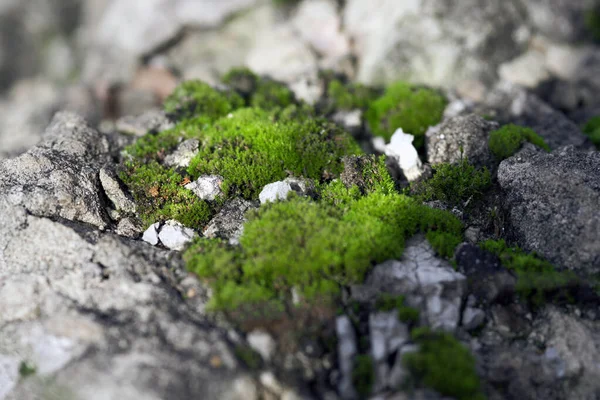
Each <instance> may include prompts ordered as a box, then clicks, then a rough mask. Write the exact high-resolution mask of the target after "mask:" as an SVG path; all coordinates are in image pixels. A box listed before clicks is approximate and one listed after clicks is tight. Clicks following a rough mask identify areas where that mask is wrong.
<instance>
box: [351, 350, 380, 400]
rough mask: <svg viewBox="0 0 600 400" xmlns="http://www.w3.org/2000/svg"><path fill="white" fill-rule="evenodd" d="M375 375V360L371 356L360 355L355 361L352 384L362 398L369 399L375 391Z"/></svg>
mask: <svg viewBox="0 0 600 400" xmlns="http://www.w3.org/2000/svg"><path fill="white" fill-rule="evenodd" d="M374 382H375V373H374V371H373V359H372V358H371V356H369V355H364V354H361V355H358V356H356V358H355V359H354V368H353V370H352V383H353V384H354V388H355V389H356V391H357V392H358V394H359V395H360V396H361V398H367V397H368V396H369V394H370V393H371V391H372V389H373V383H374Z"/></svg>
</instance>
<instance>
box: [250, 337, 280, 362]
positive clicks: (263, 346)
mask: <svg viewBox="0 0 600 400" xmlns="http://www.w3.org/2000/svg"><path fill="white" fill-rule="evenodd" d="M246 340H248V344H249V345H250V347H252V348H253V349H254V350H256V351H257V352H258V354H260V355H261V357H262V358H263V359H264V360H265V361H270V360H271V357H272V356H273V352H274V351H275V347H276V344H275V340H273V337H272V336H271V335H269V334H268V333H267V332H265V331H262V330H254V331H252V332H250V333H249V334H248V336H247V338H246Z"/></svg>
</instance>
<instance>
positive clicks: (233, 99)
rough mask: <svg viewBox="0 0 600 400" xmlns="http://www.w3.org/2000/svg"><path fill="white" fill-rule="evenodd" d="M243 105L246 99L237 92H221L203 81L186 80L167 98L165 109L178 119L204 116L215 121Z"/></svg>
mask: <svg viewBox="0 0 600 400" xmlns="http://www.w3.org/2000/svg"><path fill="white" fill-rule="evenodd" d="M243 106H244V100H243V99H242V98H241V97H240V96H239V95H238V94H237V93H235V92H220V91H218V90H216V89H214V88H212V87H211V86H210V85H208V84H207V83H204V82H201V81H186V82H183V83H181V84H180V85H179V86H177V88H176V89H175V90H174V91H173V93H172V94H171V95H170V96H169V97H168V98H167V99H166V100H165V104H164V109H165V112H167V113H168V114H171V115H173V116H175V117H176V118H177V119H187V118H193V117H204V118H207V119H209V120H210V121H214V120H216V119H217V118H220V117H222V116H224V115H227V114H228V113H230V112H231V111H233V110H235V109H236V108H240V107H243Z"/></svg>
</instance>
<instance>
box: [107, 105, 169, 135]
mask: <svg viewBox="0 0 600 400" xmlns="http://www.w3.org/2000/svg"><path fill="white" fill-rule="evenodd" d="M173 126H174V124H173V122H171V121H169V119H168V118H167V116H166V115H165V113H164V111H160V110H149V111H146V112H145V113H143V114H142V115H139V116H137V117H132V116H126V117H122V118H119V119H118V120H117V122H116V128H117V130H118V131H119V132H123V133H127V134H130V135H134V136H144V135H145V134H147V133H149V132H160V131H163V130H167V129H170V128H172V127H173Z"/></svg>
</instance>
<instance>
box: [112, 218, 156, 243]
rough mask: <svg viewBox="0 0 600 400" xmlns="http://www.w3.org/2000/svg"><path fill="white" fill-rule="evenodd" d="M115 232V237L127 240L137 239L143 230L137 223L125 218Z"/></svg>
mask: <svg viewBox="0 0 600 400" xmlns="http://www.w3.org/2000/svg"><path fill="white" fill-rule="evenodd" d="M115 232H116V233H117V235H121V236H125V237H128V238H137V237H139V236H140V234H141V233H142V232H144V228H143V226H142V224H141V223H140V222H139V221H137V220H135V219H133V218H129V217H126V218H123V219H121V220H120V221H119V223H118V224H117V229H116V230H115ZM146 239H148V237H146ZM144 241H146V240H144Z"/></svg>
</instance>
